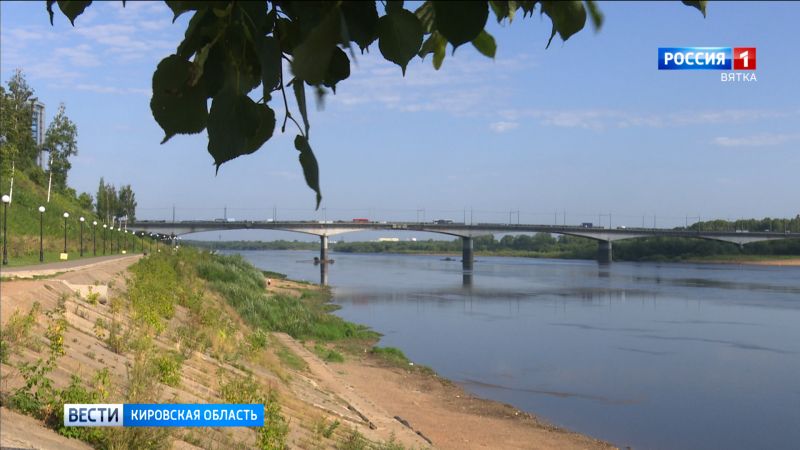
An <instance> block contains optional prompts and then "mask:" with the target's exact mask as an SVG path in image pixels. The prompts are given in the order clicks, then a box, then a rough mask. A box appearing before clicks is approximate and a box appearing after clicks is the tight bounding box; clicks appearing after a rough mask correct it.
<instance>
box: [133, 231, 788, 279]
mask: <svg viewBox="0 0 800 450" xmlns="http://www.w3.org/2000/svg"><path fill="white" fill-rule="evenodd" d="M129 228H131V229H133V230H135V231H147V232H151V233H161V234H164V235H168V236H172V237H175V236H180V235H184V234H189V233H197V232H203V231H219V230H278V231H292V232H296V233H304V234H312V235H315V236H319V238H320V253H319V259H320V261H321V262H322V263H323V265H324V263H325V262H326V261H328V237H330V236H335V235H339V234H343V233H351V232H355V231H412V232H428V233H440V234H446V235H450V236H458V237H460V238H461V241H462V266H463V268H464V270H467V271H469V270H472V267H473V263H474V261H475V256H474V251H473V239H474V238H476V237H478V236H486V235H490V234H514V233H539V232H542V233H554V234H563V235H568V236H580V237H585V238H589V239H594V240H596V241H597V243H598V245H597V260H598V261H599V262H601V263H610V262H611V261H612V243H613V242H615V241H621V240H623V239H635V238H643V237H659V236H663V237H683V238H696V239H708V240H714V241H723V242H731V243H734V244H737V245H739V246H743V245H746V244H750V243H753V242H760V241H771V240H777V239H800V233H789V232H741V231H699V230H686V229H663V228H623V227H619V228H602V227H588V226H571V225H527V224H501V223H479V224H477V225H468V224H464V223H451V222H449V221H437V222H355V221H354V222H342V221H335V222H334V221H317V222H298V221H292V222H283V221H281V222H277V221H272V220H268V221H249V220H246V221H226V220H215V221H202V220H197V221H195V220H186V221H181V222H167V221H158V220H150V221H147V220H144V221H137V222H136V223H134V224H131V225H130V226H129Z"/></svg>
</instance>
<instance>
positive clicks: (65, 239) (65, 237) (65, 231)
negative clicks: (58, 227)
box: [64, 212, 69, 253]
mask: <svg viewBox="0 0 800 450" xmlns="http://www.w3.org/2000/svg"><path fill="white" fill-rule="evenodd" d="M68 217H69V213H68V212H65V213H64V253H67V218H68Z"/></svg>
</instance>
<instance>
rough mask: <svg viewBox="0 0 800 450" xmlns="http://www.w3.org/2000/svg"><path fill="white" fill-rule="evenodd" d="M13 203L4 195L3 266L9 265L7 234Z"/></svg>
mask: <svg viewBox="0 0 800 450" xmlns="http://www.w3.org/2000/svg"><path fill="white" fill-rule="evenodd" d="M9 203H11V197H9V196H8V195H6V194H3V265H4V266H5V265H6V264H8V248H7V247H8V245H7V241H8V234H6V225H7V222H8V204H9Z"/></svg>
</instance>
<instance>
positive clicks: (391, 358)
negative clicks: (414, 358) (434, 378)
mask: <svg viewBox="0 0 800 450" xmlns="http://www.w3.org/2000/svg"><path fill="white" fill-rule="evenodd" d="M370 353H371V354H372V355H373V356H375V357H377V358H378V359H380V360H381V361H384V362H386V363H388V364H390V365H393V366H398V367H404V368H407V367H408V366H409V365H411V360H410V359H408V357H407V356H406V355H405V353H403V351H402V350H400V349H399V348H395V347H373V348H372V350H370Z"/></svg>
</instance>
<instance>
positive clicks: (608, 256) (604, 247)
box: [597, 241, 612, 264]
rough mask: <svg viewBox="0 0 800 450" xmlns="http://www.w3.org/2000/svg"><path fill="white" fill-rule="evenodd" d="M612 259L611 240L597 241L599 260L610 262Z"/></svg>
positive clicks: (600, 261)
mask: <svg viewBox="0 0 800 450" xmlns="http://www.w3.org/2000/svg"><path fill="white" fill-rule="evenodd" d="M611 261H612V252H611V241H597V262H599V263H601V264H609V263H610V262H611Z"/></svg>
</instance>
